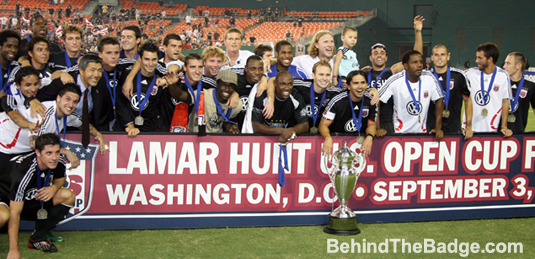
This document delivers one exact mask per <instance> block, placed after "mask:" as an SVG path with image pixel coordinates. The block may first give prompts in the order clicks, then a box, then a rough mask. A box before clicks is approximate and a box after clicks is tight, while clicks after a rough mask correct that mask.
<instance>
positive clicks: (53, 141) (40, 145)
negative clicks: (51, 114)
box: [35, 133, 61, 152]
mask: <svg viewBox="0 0 535 259" xmlns="http://www.w3.org/2000/svg"><path fill="white" fill-rule="evenodd" d="M48 145H52V146H56V145H58V146H61V142H60V141H59V137H58V135H56V134H54V133H45V134H43V135H41V136H39V137H37V139H36V140H35V149H36V150H38V151H39V152H41V151H43V150H44V149H45V146H48Z"/></svg>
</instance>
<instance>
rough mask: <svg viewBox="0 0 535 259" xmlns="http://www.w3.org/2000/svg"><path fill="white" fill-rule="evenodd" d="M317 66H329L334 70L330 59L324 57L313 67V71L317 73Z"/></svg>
mask: <svg viewBox="0 0 535 259" xmlns="http://www.w3.org/2000/svg"><path fill="white" fill-rule="evenodd" d="M317 67H328V68H329V69H330V70H331V71H332V70H333V69H332V68H331V64H329V60H327V59H325V58H322V59H321V60H320V61H318V62H316V64H314V66H313V67H312V73H314V74H315V73H316V69H317Z"/></svg>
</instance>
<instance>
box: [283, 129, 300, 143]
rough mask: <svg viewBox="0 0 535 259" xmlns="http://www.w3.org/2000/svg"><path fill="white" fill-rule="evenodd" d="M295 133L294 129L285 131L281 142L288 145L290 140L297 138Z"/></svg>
mask: <svg viewBox="0 0 535 259" xmlns="http://www.w3.org/2000/svg"><path fill="white" fill-rule="evenodd" d="M294 136H296V135H295V131H293V130H292V129H283V130H282V133H281V134H280V135H279V142H280V143H287V142H288V141H289V140H292V139H293V138H295V137H294Z"/></svg>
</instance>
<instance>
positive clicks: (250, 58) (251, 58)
mask: <svg viewBox="0 0 535 259" xmlns="http://www.w3.org/2000/svg"><path fill="white" fill-rule="evenodd" d="M252 60H258V61H260V62H262V58H261V57H259V56H257V55H252V56H249V57H248V58H247V62H246V63H245V66H248V65H249V62H250V61H252Z"/></svg>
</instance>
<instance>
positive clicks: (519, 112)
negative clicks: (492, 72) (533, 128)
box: [507, 76, 535, 134]
mask: <svg viewBox="0 0 535 259" xmlns="http://www.w3.org/2000/svg"><path fill="white" fill-rule="evenodd" d="M511 87H512V88H513V96H512V98H511V102H512V101H513V100H514V98H515V97H516V95H517V92H518V91H520V93H518V103H517V105H516V106H515V107H512V106H511V107H510V109H514V110H513V111H514V112H513V115H515V122H514V123H511V122H508V123H507V128H509V129H510V130H512V131H513V133H515V134H516V133H523V132H524V131H525V130H526V125H527V124H528V113H529V105H530V104H531V107H532V108H535V81H533V80H532V79H529V78H528V77H526V76H524V85H523V86H522V89H520V81H518V82H513V81H511Z"/></svg>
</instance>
